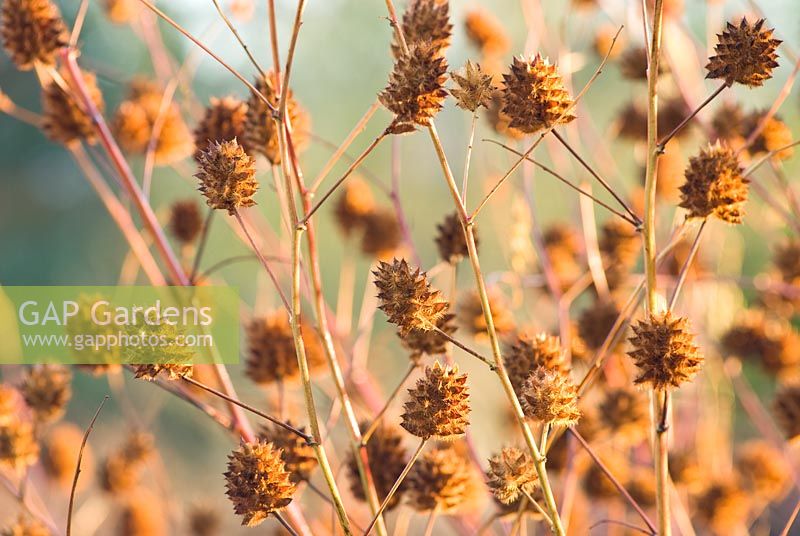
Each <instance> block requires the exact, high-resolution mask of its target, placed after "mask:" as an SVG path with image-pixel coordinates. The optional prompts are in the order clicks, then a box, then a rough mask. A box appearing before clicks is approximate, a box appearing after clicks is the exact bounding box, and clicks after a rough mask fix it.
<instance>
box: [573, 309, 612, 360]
mask: <svg viewBox="0 0 800 536" xmlns="http://www.w3.org/2000/svg"><path fill="white" fill-rule="evenodd" d="M619 314H620V311H619V307H618V306H617V304H616V302H614V301H613V300H610V299H608V300H601V299H598V300H596V301H595V302H594V303H593V304H592V305H590V306H589V307H587V308H586V309H584V310H583V312H582V313H581V315H580V317H578V335H579V336H580V338H581V340H582V341H583V342H584V343H585V344H586V346H587V347H588V348H589V349H591V350H598V349H599V348H600V347H601V346H602V345H603V343H604V342H605V340H606V337H608V335H609V334H610V333H611V329H612V328H613V327H614V323H615V322H616V321H617V318H618V317H619ZM617 347H619V344H618V345H617V346H616V347H614V348H612V350H613V349H615V348H617Z"/></svg>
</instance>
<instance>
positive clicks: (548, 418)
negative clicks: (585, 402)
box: [522, 367, 581, 426]
mask: <svg viewBox="0 0 800 536" xmlns="http://www.w3.org/2000/svg"><path fill="white" fill-rule="evenodd" d="M522 407H523V410H524V411H525V415H526V416H528V417H530V418H532V419H536V420H537V421H541V422H542V423H544V424H551V425H553V426H572V425H574V424H576V423H577V422H578V419H580V417H581V412H580V410H579V409H578V388H577V387H576V386H575V384H574V383H572V380H571V379H570V378H569V376H567V375H566V374H562V373H560V372H558V371H555V370H549V369H546V368H543V367H539V368H537V369H535V370H534V371H533V372H532V373H531V375H530V376H528V379H527V380H525V384H524V386H523V387H522Z"/></svg>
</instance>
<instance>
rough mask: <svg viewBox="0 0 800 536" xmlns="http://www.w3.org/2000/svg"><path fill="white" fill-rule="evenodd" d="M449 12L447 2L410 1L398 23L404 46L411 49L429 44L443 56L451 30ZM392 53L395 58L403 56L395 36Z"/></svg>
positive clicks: (431, 0)
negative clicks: (414, 46)
mask: <svg viewBox="0 0 800 536" xmlns="http://www.w3.org/2000/svg"><path fill="white" fill-rule="evenodd" d="M449 11H450V5H449V2H448V0H411V2H410V3H409V5H408V8H406V11H405V13H403V20H402V22H401V23H400V27H401V28H402V30H403V36H404V37H405V41H406V45H407V46H409V47H411V46H412V45H415V44H418V43H424V42H429V43H431V45H432V46H433V48H435V49H436V50H437V51H438V52H439V53H440V54H444V49H445V48H447V47H448V45H449V44H450V37H451V34H452V30H453V25H452V24H450V19H449ZM392 53H393V54H394V56H395V58H397V57H400V56H401V55H402V54H403V47H402V45H401V44H400V43H399V42H398V41H397V36H396V35H395V40H394V42H393V43H392Z"/></svg>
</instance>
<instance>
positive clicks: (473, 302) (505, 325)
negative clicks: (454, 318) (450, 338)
mask: <svg viewBox="0 0 800 536" xmlns="http://www.w3.org/2000/svg"><path fill="white" fill-rule="evenodd" d="M489 308H490V309H491V310H492V322H493V323H494V329H495V331H496V332H497V333H498V334H501V335H502V334H505V333H511V332H512V331H514V328H515V324H514V315H513V314H512V313H511V310H510V309H509V308H508V305H507V304H506V301H505V298H504V297H503V295H502V294H501V293H500V291H498V290H497V289H496V288H494V287H492V288H490V289H489ZM457 313H458V318H459V321H460V323H461V325H462V326H464V328H465V329H466V330H467V331H468V332H469V333H471V334H472V335H474V336H475V337H478V338H483V337H486V336H487V335H488V331H487V330H488V328H487V326H486V317H485V316H484V315H483V307H482V306H481V299H480V296H479V295H478V292H477V291H471V292H469V293H468V294H467V295H466V296H464V298H463V299H462V300H461V301H460V302H459V304H458V311H457Z"/></svg>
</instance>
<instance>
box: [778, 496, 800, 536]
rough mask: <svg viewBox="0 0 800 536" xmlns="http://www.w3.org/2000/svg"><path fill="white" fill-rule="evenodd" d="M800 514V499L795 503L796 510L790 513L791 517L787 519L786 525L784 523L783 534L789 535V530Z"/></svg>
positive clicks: (784, 535) (783, 535) (782, 535)
mask: <svg viewBox="0 0 800 536" xmlns="http://www.w3.org/2000/svg"><path fill="white" fill-rule="evenodd" d="M798 514H800V499H798V500H797V504H795V505H794V510H792V513H791V514H790V515H789V519H787V520H786V525H784V527H783V530H782V531H781V536H789V531H790V530H791V529H792V525H794V522H795V521H796V520H797V515H798Z"/></svg>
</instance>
